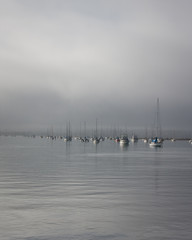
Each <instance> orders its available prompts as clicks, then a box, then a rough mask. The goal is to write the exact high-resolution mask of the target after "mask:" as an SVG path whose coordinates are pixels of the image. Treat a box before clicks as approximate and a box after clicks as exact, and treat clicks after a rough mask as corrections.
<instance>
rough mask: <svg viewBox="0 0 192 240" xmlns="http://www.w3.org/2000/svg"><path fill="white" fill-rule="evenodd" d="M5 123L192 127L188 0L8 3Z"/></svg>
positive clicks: (0, 114) (1, 105)
mask: <svg viewBox="0 0 192 240" xmlns="http://www.w3.org/2000/svg"><path fill="white" fill-rule="evenodd" d="M0 4H1V7H0V34H1V37H0V84H1V85H0V86H1V87H0V129H5V128H7V129H19V128H31V127H32V128H38V129H40V128H41V127H49V126H51V125H53V126H63V125H65V121H66V120H71V121H72V123H73V124H77V125H78V123H79V122H80V121H84V120H86V121H87V122H88V124H91V123H93V124H94V123H95V118H96V117H97V118H98V119H99V120H100V121H102V124H103V125H110V124H115V123H118V124H119V125H122V126H125V125H126V126H127V127H128V128H136V127H143V128H145V127H146V126H147V127H150V126H151V124H153V122H154V119H153V118H154V112H155V106H156V99H157V97H159V98H160V114H161V122H162V127H166V128H167V127H171V128H172V129H177V128H186V129H187V128H188V129H189V130H190V131H191V127H192V107H191V105H192V94H191V92H192V27H191V23H192V14H191V12H192V1H191V0H161V1H160V0H9V1H7V0H1V1H0Z"/></svg>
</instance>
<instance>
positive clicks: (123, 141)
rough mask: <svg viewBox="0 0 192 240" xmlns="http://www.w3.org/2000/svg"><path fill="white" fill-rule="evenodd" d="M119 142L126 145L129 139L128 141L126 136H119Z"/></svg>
mask: <svg viewBox="0 0 192 240" xmlns="http://www.w3.org/2000/svg"><path fill="white" fill-rule="evenodd" d="M119 142H120V144H128V143H129V139H128V137H127V136H126V135H123V136H121V138H120V141H119Z"/></svg>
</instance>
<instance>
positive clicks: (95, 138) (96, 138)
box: [93, 118, 99, 144]
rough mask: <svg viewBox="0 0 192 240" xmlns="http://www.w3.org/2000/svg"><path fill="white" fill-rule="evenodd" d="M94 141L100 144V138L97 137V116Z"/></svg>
mask: <svg viewBox="0 0 192 240" xmlns="http://www.w3.org/2000/svg"><path fill="white" fill-rule="evenodd" d="M93 143H95V144H98V143H99V138H98V137H97V118H96V129H95V136H94V138H93Z"/></svg>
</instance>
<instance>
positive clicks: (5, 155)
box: [0, 136, 192, 240]
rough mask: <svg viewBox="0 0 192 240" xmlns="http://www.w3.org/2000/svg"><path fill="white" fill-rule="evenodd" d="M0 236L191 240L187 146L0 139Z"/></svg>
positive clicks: (8, 239) (191, 172) (191, 174)
mask: <svg viewBox="0 0 192 240" xmlns="http://www.w3.org/2000/svg"><path fill="white" fill-rule="evenodd" d="M0 213H1V214H0V218H1V221H0V239H1V240H23V239H25V240H65V239H66V240H68V239H69V240H71V239H73V240H76V239H77V240H78V239H80V240H87V239H88V240H102V239H104V240H108V239H111V240H114V239H115V240H128V239H130V240H145V239H146V240H160V239H162V240H168V239H171V240H173V239H174V240H186V239H188V240H191V239H192V145H191V144H189V143H188V142H181V141H176V142H168V141H165V142H164V147H163V148H159V149H153V148H149V146H148V145H147V144H146V143H143V142H142V141H139V142H138V143H136V144H132V143H130V144H129V146H128V147H127V148H126V147H125V148H121V147H120V145H119V144H117V143H115V142H113V141H110V140H107V141H105V142H102V143H100V144H98V145H94V144H93V143H86V144H84V143H80V142H78V141H73V142H72V143H70V144H66V143H64V142H63V141H62V140H56V141H51V140H48V139H41V138H37V137H36V138H25V137H3V136H1V137H0Z"/></svg>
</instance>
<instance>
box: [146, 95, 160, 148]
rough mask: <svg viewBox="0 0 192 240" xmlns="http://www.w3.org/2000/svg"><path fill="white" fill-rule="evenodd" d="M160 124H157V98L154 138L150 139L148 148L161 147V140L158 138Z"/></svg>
mask: <svg viewBox="0 0 192 240" xmlns="http://www.w3.org/2000/svg"><path fill="white" fill-rule="evenodd" d="M160 129H161V127H160V123H159V98H157V112H156V136H155V137H154V138H152V140H151V141H150V142H149V146H150V147H162V145H163V139H162V138H159V137H158V136H160V135H161V133H160Z"/></svg>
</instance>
